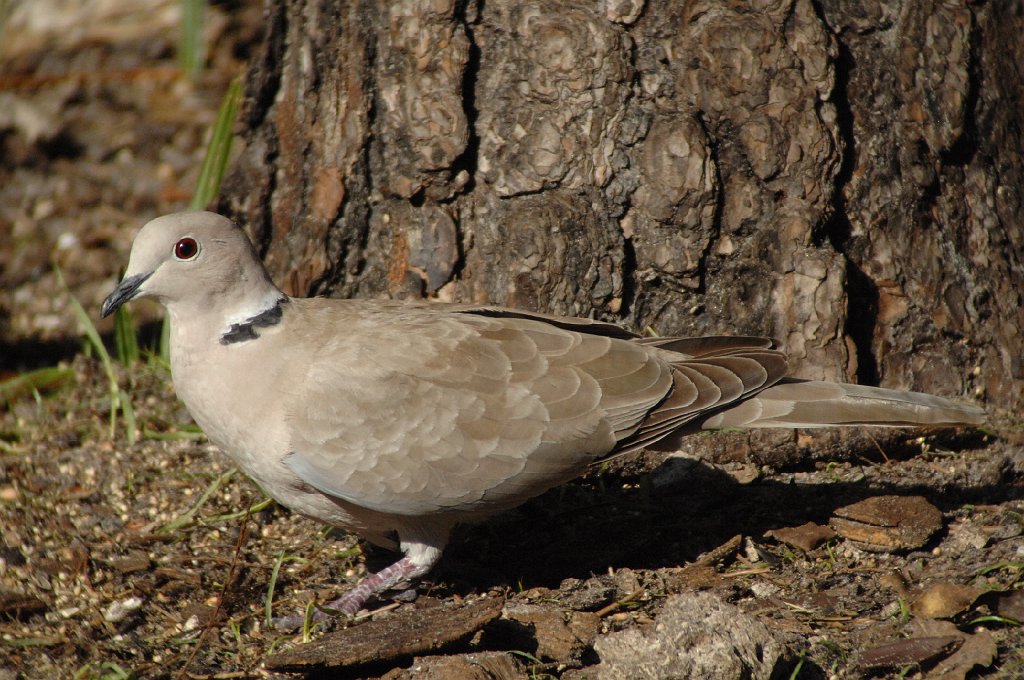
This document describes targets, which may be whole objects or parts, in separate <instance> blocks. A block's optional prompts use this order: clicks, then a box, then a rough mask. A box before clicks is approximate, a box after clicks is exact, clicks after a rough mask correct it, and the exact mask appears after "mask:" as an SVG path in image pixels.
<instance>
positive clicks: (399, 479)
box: [102, 212, 984, 614]
mask: <svg viewBox="0 0 1024 680" xmlns="http://www.w3.org/2000/svg"><path fill="white" fill-rule="evenodd" d="M137 297H155V298H156V299H157V300H159V301H160V302H161V303H162V304H163V305H164V306H165V307H166V308H167V312H168V314H169V315H170V319H171V335H170V343H171V373H172V377H173V380H174V385H175V389H176V390H177V393H178V395H179V396H180V397H181V400H182V401H183V402H184V403H185V405H186V406H187V407H188V410H189V411H190V412H191V414H192V416H193V417H194V418H195V420H196V422H197V423H198V424H199V425H200V427H202V428H203V430H204V431H205V432H206V434H207V435H208V436H209V438H210V440H211V441H213V442H214V443H215V444H217V446H219V447H220V448H221V449H222V450H223V451H224V452H225V453H227V454H228V455H229V456H231V458H233V459H234V460H235V462H236V463H238V465H239V467H241V468H242V469H243V470H244V471H245V472H246V473H247V474H248V475H249V476H250V477H252V478H253V479H254V480H256V482H258V483H259V485H260V486H261V487H262V488H263V489H264V490H265V491H266V492H267V493H268V494H270V495H271V496H272V497H273V498H274V499H276V500H277V501H278V502H280V503H282V504H283V505H286V506H288V507H290V508H292V509H293V510H295V511H297V512H300V513H302V514H304V515H308V516H310V517H314V518H316V519H318V520H321V521H324V522H327V523H328V524H332V525H336V526H339V527H343V528H345V529H347V530H349V531H353V532H355V533H357V534H359V535H361V536H363V537H365V538H366V539H368V540H369V541H371V542H372V543H375V544H378V545H382V546H386V547H395V546H396V545H397V546H398V547H400V548H401V550H402V552H403V553H404V557H403V558H402V559H400V560H398V561H397V562H395V563H394V564H392V565H391V566H389V567H387V568H385V569H383V570H381V571H379V572H377V573H375V574H372V575H370V576H367V577H366V578H365V579H364V580H363V581H362V582H361V583H359V584H358V585H357V586H356V587H355V588H354V589H352V590H350V591H349V592H348V593H346V594H345V595H344V596H343V597H341V598H340V599H339V600H337V601H335V602H334V603H332V604H331V605H329V606H330V607H332V608H334V609H338V610H341V611H343V612H345V613H348V614H354V613H355V612H357V611H358V610H359V609H360V608H361V607H362V606H363V604H364V603H365V601H366V600H367V598H369V597H370V596H371V595H373V594H375V593H379V592H382V591H384V590H387V589H390V588H393V587H394V586H396V585H397V584H399V583H402V582H407V581H412V580H414V579H416V578H418V577H420V576H422V575H424V574H425V573H427V572H428V571H429V570H430V568H431V567H432V566H434V564H435V563H436V562H437V560H438V558H439V557H440V555H441V551H442V550H443V549H444V547H445V543H446V542H447V540H448V534H449V532H450V530H451V529H452V527H453V526H454V525H455V524H457V523H459V522H463V521H466V520H473V519H476V518H479V517H482V516H485V515H489V514H491V513H495V512H498V511H501V510H504V509H507V508H510V507H513V506H515V505H518V504H520V503H522V502H524V501H525V500H527V499H528V498H531V497H533V496H536V495H538V494H540V493H542V492H544V491H546V490H547V489H550V488H552V487H554V486H556V485H558V484H561V483H562V482H565V481H567V480H569V479H572V478H573V477H576V476H577V475H579V474H580V473H581V472H582V471H583V470H584V469H585V468H586V467H587V466H588V465H591V464H593V463H595V462H597V461H600V460H603V459H605V458H608V457H609V456H613V455H617V454H620V453H623V452H626V451H632V450H634V449H639V448H642V447H649V448H652V447H653V448H660V449H673V448H676V445H677V443H678V441H679V439H680V437H682V436H683V435H686V434H688V433H691V432H694V431H697V430H702V429H718V428H728V427H746V428H751V427H782V428H794V427H821V426H830V425H855V424H882V425H917V426H948V425H958V424H968V425H977V424H980V423H981V422H983V419H984V411H982V409H980V408H977V407H975V406H971V405H965V404H958V403H955V402H953V401H950V400H948V399H942V398H939V397H934V396H929V395H925V394H919V393H913V392H899V391H894V390H887V389H880V388H875V387H863V386H858V385H846V384H838V383H827V382H818V381H805V380H796V379H790V378H787V377H786V374H787V371H788V366H787V363H786V357H785V356H784V355H783V354H782V352H780V351H779V350H777V349H774V348H773V346H772V343H771V341H770V340H767V339H764V338H754V337H721V336H716V337H704V338H646V337H645V338H641V337H637V336H635V335H633V334H632V333H629V332H627V331H625V330H623V329H622V328H620V327H618V326H616V325H614V324H610V323H602V322H598V321H591V320H587V319H576V318H566V317H558V316H549V315H545V314H538V313H534V312H525V311H519V310H511V309H500V308H495V307H479V306H476V307H474V306H452V305H440V304H429V303H425V302H396V301H370V300H337V299H322V298H317V299H298V298H291V297H288V296H287V295H285V294H284V293H282V292H281V291H280V290H278V289H277V287H276V286H275V285H274V284H273V282H272V281H271V280H270V276H269V275H268V274H267V271H266V270H265V269H264V267H263V265H262V263H261V262H260V259H259V257H258V256H257V254H256V251H255V250H254V249H253V247H252V245H251V244H250V242H249V239H248V238H247V237H246V236H245V233H244V232H243V231H242V230H241V229H239V228H238V227H236V226H235V225H234V224H233V223H232V222H230V221H229V220H228V219H226V218H224V217H221V216H220V215H215V214H213V213H208V212H184V213H177V214H173V215H167V216H165V217H160V218H157V219H155V220H153V221H151V222H149V223H148V224H146V225H145V226H144V227H143V228H142V230H141V231H140V232H139V233H138V235H137V236H136V238H135V242H134V244H133V245H132V251H131V257H130V259H129V262H128V270H127V271H126V272H125V275H124V278H123V280H122V281H121V283H120V284H119V285H118V286H117V288H116V289H115V290H114V291H113V292H112V293H111V294H110V296H109V297H108V298H107V299H106V300H105V301H104V303H103V308H102V314H103V316H107V315H109V314H111V313H112V312H113V311H114V310H116V309H117V308H118V307H119V306H121V305H122V304H124V303H125V302H127V301H129V300H132V299H134V298H137Z"/></svg>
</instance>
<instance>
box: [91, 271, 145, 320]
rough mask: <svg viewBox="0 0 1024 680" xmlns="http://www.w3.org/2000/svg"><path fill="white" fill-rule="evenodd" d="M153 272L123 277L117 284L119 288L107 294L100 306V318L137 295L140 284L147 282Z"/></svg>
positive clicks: (105, 316)
mask: <svg viewBox="0 0 1024 680" xmlns="http://www.w3.org/2000/svg"><path fill="white" fill-rule="evenodd" d="M152 275H153V272H148V273H146V274H136V275H134V276H129V277H128V278H126V279H123V280H122V281H121V283H119V284H117V288H115V289H114V292H113V293H111V294H110V295H108V296H107V299H106V300H104V301H103V306H102V307H100V318H102V319H105V318H107V317H108V316H110V315H111V314H113V313H114V312H116V311H117V308H118V307H120V306H121V305H123V304H124V303H126V302H128V301H129V300H131V299H132V298H133V297H135V295H136V293H138V292H139V286H141V285H142V284H144V283H145V282H146V279H148V278H149V277H150V276H152Z"/></svg>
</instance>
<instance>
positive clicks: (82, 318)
mask: <svg viewBox="0 0 1024 680" xmlns="http://www.w3.org/2000/svg"><path fill="white" fill-rule="evenodd" d="M53 271H54V273H56V274H57V281H58V282H59V283H60V287H61V288H63V289H64V290H65V291H67V294H68V298H69V300H70V301H71V310H72V311H73V312H74V313H75V317H76V318H77V319H78V323H79V325H80V326H81V327H82V330H83V331H84V332H85V337H86V338H87V339H88V340H89V345H90V346H91V347H92V348H93V349H94V350H96V355H97V356H99V358H100V362H101V363H102V364H103V371H104V373H106V374H107V382H108V386H109V387H110V438H111V439H113V438H114V436H115V435H116V434H117V411H118V408H121V407H123V406H124V405H125V404H126V403H127V404H129V408H130V407H131V405H130V398H129V397H128V395H127V394H125V395H124V400H123V401H122V398H121V395H122V394H123V393H122V392H121V388H120V387H119V386H118V384H117V374H116V373H115V372H114V362H112V361H111V360H110V354H109V353H108V352H107V348H106V347H105V346H104V345H103V340H102V339H101V338H100V333H99V331H97V330H96V326H95V325H94V324H93V322H92V319H90V318H89V315H88V314H87V313H86V311H85V308H84V307H82V303H81V302H79V301H78V298H76V297H75V296H74V295H72V294H71V289H70V288H68V284H67V282H65V280H64V272H62V271H61V270H60V267H58V266H57V265H56V264H55V265H53ZM133 420H134V418H133ZM128 436H129V439H133V438H134V436H133V434H132V433H129V435H128Z"/></svg>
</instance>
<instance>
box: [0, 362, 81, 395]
mask: <svg viewBox="0 0 1024 680" xmlns="http://www.w3.org/2000/svg"><path fill="white" fill-rule="evenodd" d="M74 377H75V372H74V371H73V370H72V369H70V368H62V367H60V366H47V367H45V368H37V369H35V370H34V371H26V372H25V373H20V374H18V375H16V376H14V377H13V378H8V379H7V380H4V381H2V382H0V401H4V402H11V401H15V400H16V399H18V398H19V397H21V396H23V395H25V394H30V393H32V392H33V391H36V392H46V391H48V390H53V389H56V388H58V387H60V386H61V385H63V384H65V383H66V382H68V381H69V380H72V379H73V378H74Z"/></svg>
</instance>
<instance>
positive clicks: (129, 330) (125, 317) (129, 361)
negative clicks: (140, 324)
mask: <svg viewBox="0 0 1024 680" xmlns="http://www.w3.org/2000/svg"><path fill="white" fill-rule="evenodd" d="M114 354H115V356H117V360H118V361H120V362H121V364H123V365H124V366H131V365H133V364H135V363H136V362H137V361H138V360H139V334H138V331H137V330H136V328H135V319H134V317H133V316H132V313H131V312H130V311H129V310H128V306H127V305H121V306H120V307H118V308H117V311H116V312H114Z"/></svg>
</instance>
